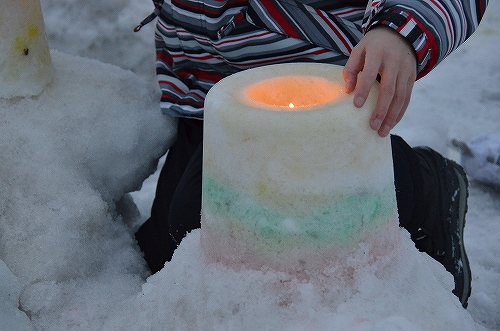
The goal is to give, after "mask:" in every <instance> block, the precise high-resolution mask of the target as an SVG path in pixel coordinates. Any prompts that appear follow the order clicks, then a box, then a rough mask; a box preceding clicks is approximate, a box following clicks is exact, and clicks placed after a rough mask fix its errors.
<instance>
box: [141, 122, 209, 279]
mask: <svg viewBox="0 0 500 331" xmlns="http://www.w3.org/2000/svg"><path fill="white" fill-rule="evenodd" d="M202 139H203V122H202V121H200V120H194V119H184V118H180V119H179V122H178V129H177V138H176V141H175V142H174V144H173V145H172V147H171V148H170V149H169V151H168V154H167V157H166V160H165V164H164V165H163V168H162V170H161V172H160V177H159V178H158V183H157V187H156V195H155V199H154V201H153V206H152V208H151V216H150V218H149V219H148V220H147V221H146V222H145V223H144V224H143V225H142V226H141V227H140V228H139V230H138V231H137V232H136V234H135V237H136V240H137V243H138V244H139V246H140V248H141V250H142V251H143V253H144V258H145V260H146V262H147V263H148V266H149V268H150V269H151V271H152V272H153V273H154V272H156V271H158V270H160V269H161V268H163V265H164V264H165V262H166V261H169V260H170V259H171V257H172V254H173V252H174V250H175V248H176V247H177V244H176V242H175V241H174V240H173V238H172V237H171V236H170V225H169V213H170V209H171V205H172V199H173V197H174V195H175V192H176V190H177V187H178V185H179V182H180V181H181V178H182V176H183V175H184V171H185V170H186V167H187V165H188V164H189V162H190V160H191V158H192V156H193V154H194V152H195V151H196V150H197V149H198V147H199V145H200V143H201V141H202ZM200 185H201V184H200ZM199 194H200V199H201V190H200V193H199Z"/></svg>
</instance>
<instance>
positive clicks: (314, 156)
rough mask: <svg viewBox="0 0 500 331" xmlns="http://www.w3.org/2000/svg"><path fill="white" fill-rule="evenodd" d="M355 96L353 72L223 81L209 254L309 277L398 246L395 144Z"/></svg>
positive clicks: (208, 171) (208, 145) (210, 144)
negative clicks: (356, 254) (348, 86)
mask: <svg viewBox="0 0 500 331" xmlns="http://www.w3.org/2000/svg"><path fill="white" fill-rule="evenodd" d="M377 94H378V87H377V86H374V88H373V89H372V91H371V93H370V97H369V99H368V100H367V102H366V104H365V106H364V107H363V108H361V109H358V108H356V107H354V105H353V95H352V94H346V93H345V92H344V91H343V80H342V67H339V66H335V65H327V64H312V63H309V64H306V63H294V64H279V65H271V66H265V67H260V68H255V69H250V70H246V71H243V72H240V73H237V74H234V75H232V76H229V77H227V78H225V79H223V80H222V81H220V82H219V83H217V84H216V85H215V86H214V87H213V88H212V89H211V90H210V91H209V93H208V95H207V97H206V101H205V120H204V143H203V144H204V146H203V148H204V149H203V194H202V218H201V221H202V226H201V231H202V232H201V234H202V239H201V240H202V247H203V250H204V252H205V254H206V256H207V257H208V258H209V259H211V260H214V261H219V262H223V263H226V264H228V265H232V266H236V267H238V266H241V265H245V266H247V267H250V268H260V267H262V266H269V267H272V268H274V269H279V270H291V271H299V270H303V269H304V268H306V269H317V268H324V267H328V266H329V265H331V264H332V263H340V261H339V259H345V257H346V256H348V254H349V251H351V250H353V249H355V248H357V247H359V246H360V245H364V246H365V247H366V249H367V253H368V254H370V255H371V256H373V257H375V256H377V255H380V254H387V252H388V250H390V249H392V248H393V247H394V245H395V244H396V243H397V238H399V235H398V231H399V229H398V224H397V210H396V199H395V190H394V178H393V170H392V169H393V168H392V154H391V146H390V139H387V138H380V137H378V135H377V134H376V132H374V131H372V130H371V129H370V128H369V118H370V115H371V113H372V110H373V108H374V106H375V102H376V97H377Z"/></svg>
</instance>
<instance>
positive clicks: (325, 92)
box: [246, 76, 342, 110]
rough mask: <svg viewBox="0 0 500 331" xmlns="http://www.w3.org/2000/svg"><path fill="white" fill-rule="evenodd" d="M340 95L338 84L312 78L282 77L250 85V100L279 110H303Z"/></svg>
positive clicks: (248, 92) (248, 93)
mask: <svg viewBox="0 0 500 331" xmlns="http://www.w3.org/2000/svg"><path fill="white" fill-rule="evenodd" d="M341 93H342V87H341V85H340V84H339V83H338V82H334V81H330V80H327V79H325V78H319V77H313V76H283V77H277V78H270V79H266V80H263V81H260V82H257V83H254V84H252V85H250V86H249V87H248V88H247V89H246V94H247V95H248V97H250V99H252V100H254V101H257V102H259V103H263V104H265V105H268V106H273V107H279V108H280V110H281V109H283V110H304V108H313V107H315V106H318V105H322V104H325V103H328V102H330V101H332V100H333V99H335V98H336V97H337V96H339V95H340V94H341Z"/></svg>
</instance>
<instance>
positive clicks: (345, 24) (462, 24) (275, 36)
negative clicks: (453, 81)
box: [154, 0, 488, 119]
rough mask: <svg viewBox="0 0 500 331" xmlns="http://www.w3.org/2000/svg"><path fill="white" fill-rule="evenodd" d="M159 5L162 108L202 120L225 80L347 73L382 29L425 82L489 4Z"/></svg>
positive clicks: (314, 1) (183, 0) (222, 0)
mask: <svg viewBox="0 0 500 331" xmlns="http://www.w3.org/2000/svg"><path fill="white" fill-rule="evenodd" d="M154 2H155V5H156V6H157V12H159V18H158V21H157V24H156V32H155V45H156V72H157V77H158V82H159V84H160V89H161V92H162V96H161V108H162V110H163V111H164V112H165V113H167V114H169V115H172V116H175V117H189V118H199V119H202V118H203V101H204V99H205V95H206V93H207V92H208V90H209V89H210V88H211V87H212V86H213V85H214V84H215V83H216V82H217V81H219V80H220V79H222V78H224V77H226V76H228V75H230V74H232V73H235V72H238V71H241V70H244V69H248V68H252V67H256V66H262V65H267V64H275V63H282V62H323V63H332V64H339V65H344V64H345V63H346V62H347V59H348V57H349V54H350V52H351V50H352V48H353V47H354V46H355V45H356V44H357V43H358V42H359V40H360V39H361V37H362V35H363V33H365V32H366V31H368V30H369V29H370V28H371V27H373V26H375V25H379V24H383V25H386V26H389V27H391V28H393V29H395V30H396V31H398V32H399V33H400V34H401V35H402V36H404V37H405V38H406V39H407V40H408V41H409V42H410V43H411V44H412V45H413V47H414V49H415V53H416V55H417V60H418V67H417V73H418V78H420V77H423V76H424V75H425V74H427V73H428V72H429V71H430V70H431V69H432V68H434V67H435V66H436V65H437V64H438V63H439V62H440V61H441V60H443V59H444V58H445V57H446V56H447V55H448V54H450V53H451V52H452V51H453V50H454V49H456V48H457V47H458V46H459V45H460V44H462V43H463V42H464V41H465V40H466V39H467V38H468V37H469V36H470V35H471V34H472V33H473V32H474V30H475V29H476V28H477V26H478V25H479V21H480V20H481V17H482V15H483V13H484V10H485V7H486V5H487V3H488V0H402V1H401V0H400V1H393V0H360V1H358V0H330V1H326V0H205V1H203V0H164V1H158V0H156V1H154Z"/></svg>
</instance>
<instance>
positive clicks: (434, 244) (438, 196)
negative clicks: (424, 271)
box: [412, 147, 471, 308]
mask: <svg viewBox="0 0 500 331" xmlns="http://www.w3.org/2000/svg"><path fill="white" fill-rule="evenodd" d="M414 151H415V153H416V154H417V157H418V158H419V160H420V165H421V171H422V177H423V183H424V185H423V186H424V187H423V188H424V191H423V192H424V195H425V197H426V198H427V199H426V200H427V201H426V202H427V204H426V212H425V214H424V215H425V216H424V219H423V222H422V224H421V226H420V228H419V229H418V230H417V232H416V234H415V235H413V236H412V237H413V239H414V241H415V246H416V247H417V248H418V249H419V250H421V251H424V252H426V253H428V254H429V255H430V256H431V257H433V258H434V259H435V260H437V261H439V262H440V263H441V264H443V265H444V267H445V268H446V270H447V271H448V272H450V273H451V274H452V275H453V277H454V279H455V289H454V290H453V293H454V294H455V295H456V296H457V297H458V298H459V300H460V302H461V304H462V306H463V307H464V308H467V300H468V299H469V296H470V293H471V271H470V265H469V259H468V258H467V253H466V252H465V246H464V240H463V237H464V226H465V214H466V212H467V197H468V195H469V191H468V181H467V176H466V175H465V172H464V170H463V169H462V167H461V166H460V165H458V164H457V163H455V162H453V161H452V160H449V159H446V158H444V157H443V156H441V155H440V154H439V153H437V152H436V151H434V150H432V149H430V148H428V147H417V148H414Z"/></svg>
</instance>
